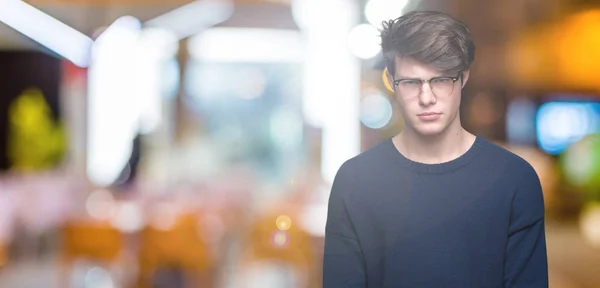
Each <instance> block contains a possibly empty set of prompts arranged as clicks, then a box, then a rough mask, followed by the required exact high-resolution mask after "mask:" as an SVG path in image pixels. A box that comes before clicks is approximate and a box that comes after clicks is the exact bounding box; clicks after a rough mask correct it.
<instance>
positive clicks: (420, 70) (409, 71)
mask: <svg viewBox="0 0 600 288" xmlns="http://www.w3.org/2000/svg"><path fill="white" fill-rule="evenodd" d="M442 74H443V73H442V72H441V71H438V70H436V69H435V68H434V67H433V66H431V65H427V64H424V63H422V62H419V61H417V60H415V59H413V58H410V57H396V76H411V77H413V76H428V77H435V76H440V75H442Z"/></svg>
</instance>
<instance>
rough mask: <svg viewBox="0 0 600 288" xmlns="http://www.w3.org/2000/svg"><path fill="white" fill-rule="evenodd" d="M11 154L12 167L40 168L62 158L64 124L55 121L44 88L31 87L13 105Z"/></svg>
mask: <svg viewBox="0 0 600 288" xmlns="http://www.w3.org/2000/svg"><path fill="white" fill-rule="evenodd" d="M9 117H10V121H9V135H8V151H7V152H8V157H9V159H10V162H11V169H12V170H18V171H25V172H29V171H39V170H44V169H48V168H51V167H53V166H55V165H57V164H58V163H59V161H60V160H62V158H63V155H64V153H65V149H66V147H65V146H66V141H65V133H64V129H63V125H62V124H61V123H55V121H54V120H53V118H52V113H51V111H50V107H48V104H47V103H46V100H45V99H44V96H43V94H42V91H40V90H39V89H27V90H25V91H23V93H22V94H21V95H20V96H19V97H17V98H16V99H15V100H14V101H13V102H12V103H11V104H10V107H9Z"/></svg>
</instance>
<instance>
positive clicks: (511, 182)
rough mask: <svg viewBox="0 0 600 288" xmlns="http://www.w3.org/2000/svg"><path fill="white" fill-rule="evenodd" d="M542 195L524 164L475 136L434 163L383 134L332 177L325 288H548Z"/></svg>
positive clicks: (536, 178)
mask: <svg viewBox="0 0 600 288" xmlns="http://www.w3.org/2000/svg"><path fill="white" fill-rule="evenodd" d="M543 201H544V200H543V196H542V189H541V186H540V182H539V178H538V176H537V174H536V172H535V171H534V170H533V168H532V167H531V165H530V164H529V163H527V162H526V161H525V160H523V159H522V158H520V157H518V156H516V155H515V154H513V153H511V152H509V151H508V150H505V149H504V148H502V147H500V146H497V145H495V144H493V143H491V142H489V141H487V140H485V139H483V138H480V137H478V138H477V139H476V141H475V143H474V144H473V146H472V147H471V148H470V149H469V150H468V151H467V152H466V153H465V154H463V155H462V156H461V157H459V158H457V159H455V160H452V161H450V162H446V163H441V164H423V163H417V162H414V161H411V160H410V159H408V158H406V157H404V156H403V155H402V154H401V153H399V152H398V150H396V148H395V146H394V144H393V142H392V140H391V139H387V140H386V141H383V142H382V143H380V144H378V145H376V146H375V147H373V148H371V149H369V150H368V151H365V152H363V153H361V154H360V155H358V156H356V157H354V158H352V159H350V160H348V161H346V162H345V163H344V164H343V165H342V167H341V168H340V169H339V171H338V173H337V175H336V178H335V180H334V183H333V188H332V192H331V196H330V199H329V210H328V218H327V225H326V227H327V232H326V236H325V255H324V263H323V287H324V288H341V287H370V288H378V287H390V288H391V287H393V288H401V287H407V288H419V287H423V288H436V287H444V288H448V287H457V288H466V287H476V288H483V287H490V288H492V287H494V288H496V287H507V288H512V287H528V288H529V287H531V288H537V287H548V267H547V266H548V265H547V257H546V240H545V233H544V231H545V230H544V202H543Z"/></svg>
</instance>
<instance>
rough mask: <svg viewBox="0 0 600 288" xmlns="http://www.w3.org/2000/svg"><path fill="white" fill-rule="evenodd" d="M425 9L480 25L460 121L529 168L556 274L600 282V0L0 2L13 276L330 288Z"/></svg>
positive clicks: (0, 140)
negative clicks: (385, 46) (393, 75)
mask: <svg viewBox="0 0 600 288" xmlns="http://www.w3.org/2000/svg"><path fill="white" fill-rule="evenodd" d="M415 9H420V10H423V9H434V10H439V11H445V12H449V13H451V14H453V15H455V16H457V17H458V18H460V19H462V20H464V22H466V23H467V24H468V25H469V26H470V27H471V30H472V33H473V36H474V38H475V42H476V47H477V52H476V54H477V55H476V61H475V64H474V67H473V69H472V70H473V73H471V80H470V81H469V84H468V85H467V86H466V88H465V90H464V92H463V102H462V107H461V109H462V112H461V116H462V118H463V124H464V125H465V126H466V128H467V129H468V130H469V131H471V132H473V133H475V134H477V135H480V136H483V137H486V138H487V139H489V140H492V141H494V142H496V143H498V144H500V145H502V146H504V147H506V148H507V149H509V150H510V151H513V152H515V153H517V154H518V155H521V156H522V157H523V158H525V159H527V160H528V161H529V162H530V163H532V165H533V166H534V168H535V169H536V170H537V173H538V174H539V176H540V179H541V181H542V186H543V190H544V196H545V202H546V211H547V243H548V256H549V266H550V267H549V269H550V270H549V271H550V280H551V287H557V288H592V287H600V273H599V272H600V134H598V133H599V132H600V81H598V79H600V53H598V51H600V2H598V1H597V0H589V1H584V0H504V1H492V0H487V1H482V0H369V1H367V0H270V1H269V0H229V1H228V0H198V1H190V0H170V1H161V0H120V1H111V0H30V1H18V0H0V23H1V24H0V265H1V266H0V267H1V268H0V287H86V288H87V287H95V288H96V287H97V288H109V287H110V288H112V287H115V288H116V287H319V286H320V279H321V278H320V277H321V275H320V272H321V261H322V250H323V237H324V231H325V221H326V213H327V200H328V193H329V191H330V185H331V182H332V179H333V177H334V175H335V172H336V171H337V169H338V168H339V166H340V165H341V163H343V162H344V161H345V160H347V159H349V158H351V157H353V156H355V155H357V154H358V153H360V152H361V151H364V150H366V149H369V148H370V147H372V146H373V145H375V144H377V143H379V142H380V141H382V140H384V139H386V138H389V137H391V136H393V135H395V134H396V133H398V132H399V131H401V129H402V125H403V124H402V120H401V115H399V114H398V110H397V107H396V103H395V101H394V100H393V97H392V94H391V92H390V91H389V85H388V84H387V83H385V82H384V81H385V80H384V78H383V77H382V76H383V74H382V73H383V61H382V60H383V59H382V57H381V54H380V47H379V44H380V42H379V39H378V33H379V32H378V29H379V28H380V23H381V21H383V20H388V19H391V18H396V17H398V16H400V15H401V14H402V13H406V12H407V11H411V10H415ZM431 213H435V211H431Z"/></svg>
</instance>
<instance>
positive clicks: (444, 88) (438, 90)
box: [429, 78, 454, 97]
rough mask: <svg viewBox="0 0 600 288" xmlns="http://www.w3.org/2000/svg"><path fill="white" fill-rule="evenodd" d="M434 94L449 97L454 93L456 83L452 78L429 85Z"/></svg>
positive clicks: (435, 81)
mask: <svg viewBox="0 0 600 288" xmlns="http://www.w3.org/2000/svg"><path fill="white" fill-rule="evenodd" d="M429 84H430V85H431V90H433V91H432V92H433V94H435V96H437V97H447V96H450V94H452V92H453V91H454V81H452V78H438V79H434V80H433V81H431V83H429Z"/></svg>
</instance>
